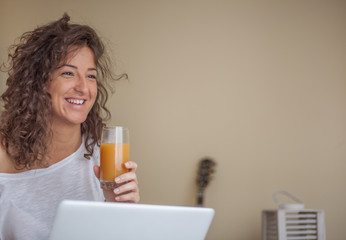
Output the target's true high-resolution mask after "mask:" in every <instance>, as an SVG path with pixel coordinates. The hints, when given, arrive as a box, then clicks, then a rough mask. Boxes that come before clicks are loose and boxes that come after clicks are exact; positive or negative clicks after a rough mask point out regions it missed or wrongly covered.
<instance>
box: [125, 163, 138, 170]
mask: <svg viewBox="0 0 346 240" xmlns="http://www.w3.org/2000/svg"><path fill="white" fill-rule="evenodd" d="M125 168H126V169H128V170H129V171H130V172H135V171H136V169H137V163H135V162H132V161H128V162H126V163H125Z"/></svg>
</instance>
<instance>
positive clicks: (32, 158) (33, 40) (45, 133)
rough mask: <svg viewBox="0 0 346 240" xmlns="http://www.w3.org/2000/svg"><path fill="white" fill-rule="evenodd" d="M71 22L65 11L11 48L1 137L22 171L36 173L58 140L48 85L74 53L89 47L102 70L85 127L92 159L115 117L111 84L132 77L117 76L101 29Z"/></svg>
mask: <svg viewBox="0 0 346 240" xmlns="http://www.w3.org/2000/svg"><path fill="white" fill-rule="evenodd" d="M69 21H70V17H69V16H68V15H67V14H66V13H65V14H64V15H63V17H62V18H61V19H59V20H57V21H55V22H52V23H49V24H47V25H44V26H41V27H38V28H36V29H35V30H33V31H30V32H26V33H24V34H23V35H22V36H21V38H20V41H19V43H17V44H14V45H12V46H11V47H10V53H9V55H8V57H9V60H8V66H7V72H8V76H9V77H8V79H7V82H6V83H7V86H8V88H7V90H6V91H5V92H4V93H3V94H2V96H1V98H2V101H3V107H4V111H3V112H2V114H1V120H0V134H1V139H2V141H1V143H2V145H3V147H4V148H5V149H6V152H7V154H9V156H10V157H11V159H13V160H14V163H15V166H16V167H17V168H19V169H20V168H21V169H24V168H28V169H30V168H31V167H32V166H34V164H36V163H39V164H42V163H43V160H44V159H45V155H46V154H47V151H48V144H49V142H50V140H51V139H52V130H51V116H52V109H51V106H52V102H51V96H50V94H49V93H48V86H47V85H48V82H49V81H50V79H51V74H52V72H53V71H54V70H55V69H57V68H58V66H59V64H61V63H62V62H64V61H66V59H67V56H68V54H69V53H71V51H77V50H78V49H80V48H81V47H84V46H87V47H89V48H90V49H91V50H92V52H93V54H94V58H95V63H96V67H97V71H98V77H97V91H98V94H97V97H96V101H95V103H94V105H93V107H92V109H91V110H90V112H89V114H88V116H87V119H86V120H85V122H83V123H82V125H81V132H82V134H83V135H84V139H85V142H84V144H85V147H86V149H87V153H86V154H85V155H84V156H85V157H86V158H90V156H91V155H92V154H93V151H94V146H95V144H98V145H99V141H100V138H101V133H102V128H103V126H104V125H105V124H104V121H106V120H108V119H109V118H110V112H109V110H108V109H107V108H106V106H105V104H106V101H107V99H108V90H111V87H110V85H109V82H108V80H109V79H119V78H121V77H124V76H125V77H127V75H126V74H123V75H121V76H120V77H118V78H116V77H115V76H114V75H113V74H112V71H111V69H110V59H109V57H108V56H107V54H106V53H105V48H104V45H103V43H102V42H101V40H100V38H99V37H98V35H97V33H96V32H95V30H93V29H92V28H91V27H89V26H86V25H79V24H72V23H69Z"/></svg>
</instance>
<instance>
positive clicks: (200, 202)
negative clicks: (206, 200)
mask: <svg viewBox="0 0 346 240" xmlns="http://www.w3.org/2000/svg"><path fill="white" fill-rule="evenodd" d="M203 195H204V188H200V189H199V191H198V196H197V207H203Z"/></svg>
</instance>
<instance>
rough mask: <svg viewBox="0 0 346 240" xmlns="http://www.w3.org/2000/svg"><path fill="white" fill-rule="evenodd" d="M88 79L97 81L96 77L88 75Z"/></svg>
mask: <svg viewBox="0 0 346 240" xmlns="http://www.w3.org/2000/svg"><path fill="white" fill-rule="evenodd" d="M88 78H91V79H95V80H96V75H93V74H90V75H88Z"/></svg>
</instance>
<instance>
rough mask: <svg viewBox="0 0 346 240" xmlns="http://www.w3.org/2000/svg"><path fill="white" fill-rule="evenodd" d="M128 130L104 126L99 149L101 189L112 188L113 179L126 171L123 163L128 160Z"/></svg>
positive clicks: (114, 184) (113, 184)
mask: <svg viewBox="0 0 346 240" xmlns="http://www.w3.org/2000/svg"><path fill="white" fill-rule="evenodd" d="M129 157H130V144H129V130H128V128H126V127H121V126H115V127H104V129H103V133H102V139H101V150H100V183H101V188H102V189H108V190H110V189H114V188H116V187H117V184H116V183H115V182H114V179H115V178H116V177H118V176H120V175H121V174H123V173H125V172H127V169H126V168H125V166H124V163H125V162H127V161H129Z"/></svg>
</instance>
